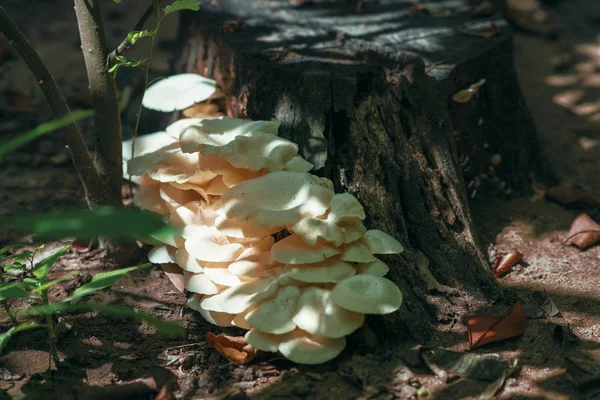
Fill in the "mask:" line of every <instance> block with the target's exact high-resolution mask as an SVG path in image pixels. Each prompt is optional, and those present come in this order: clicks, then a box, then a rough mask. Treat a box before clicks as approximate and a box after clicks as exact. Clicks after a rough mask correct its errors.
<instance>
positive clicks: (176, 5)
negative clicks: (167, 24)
mask: <svg viewBox="0 0 600 400" xmlns="http://www.w3.org/2000/svg"><path fill="white" fill-rule="evenodd" d="M199 9H200V1H199V0H175V1H174V2H173V3H172V4H171V5H170V6H166V7H165V8H164V9H163V13H164V14H165V15H168V14H171V13H174V12H175V11H181V10H192V11H198V10H199Z"/></svg>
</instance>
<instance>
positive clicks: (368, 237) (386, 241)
mask: <svg viewBox="0 0 600 400" xmlns="http://www.w3.org/2000/svg"><path fill="white" fill-rule="evenodd" d="M361 241H362V242H363V243H364V244H365V245H366V246H367V247H368V248H369V250H370V251H371V253H373V254H397V253H402V251H403V250H404V248H403V247H402V245H401V244H400V242H399V241H397V240H396V239H394V238H393V237H391V236H390V235H388V234H387V233H385V232H382V231H380V230H379V229H371V230H368V231H367V232H365V234H364V235H363V237H362V239H361Z"/></svg>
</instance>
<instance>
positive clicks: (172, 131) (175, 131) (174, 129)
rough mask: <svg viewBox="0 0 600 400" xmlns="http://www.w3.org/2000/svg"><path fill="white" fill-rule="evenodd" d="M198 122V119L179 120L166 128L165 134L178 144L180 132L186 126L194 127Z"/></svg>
mask: <svg viewBox="0 0 600 400" xmlns="http://www.w3.org/2000/svg"><path fill="white" fill-rule="evenodd" d="M200 121H201V119H200V118H181V119H178V120H177V121H175V122H173V123H172V124H170V125H169V126H167V127H166V128H165V132H166V133H167V135H168V136H169V137H171V138H173V140H174V141H177V142H178V141H179V135H181V132H183V131H184V130H185V129H186V128H187V127H188V126H192V125H196V124H197V123H198V122H200Z"/></svg>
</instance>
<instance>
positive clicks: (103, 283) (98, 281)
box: [60, 263, 152, 303]
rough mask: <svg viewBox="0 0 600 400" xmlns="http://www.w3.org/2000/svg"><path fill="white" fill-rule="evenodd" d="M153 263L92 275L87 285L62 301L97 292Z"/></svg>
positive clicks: (66, 301)
mask: <svg viewBox="0 0 600 400" xmlns="http://www.w3.org/2000/svg"><path fill="white" fill-rule="evenodd" d="M150 265H152V264H151V263H146V264H142V265H138V266H136V267H129V268H121V269H117V270H115V271H109V272H100V273H98V274H96V275H94V276H93V277H92V280H91V281H90V282H88V283H86V284H85V285H82V286H81V287H80V288H79V289H77V290H76V291H74V292H73V294H72V295H70V296H69V297H67V298H65V299H63V300H61V301H60V302H61V303H68V302H70V301H72V300H75V299H78V298H80V297H84V296H89V295H90V294H92V293H95V292H97V291H99V290H102V289H104V288H107V287H109V286H110V285H112V284H113V283H115V282H117V281H119V280H121V279H123V278H125V277H126V276H128V274H129V272H131V271H135V270H138V269H142V268H147V267H149V266H150Z"/></svg>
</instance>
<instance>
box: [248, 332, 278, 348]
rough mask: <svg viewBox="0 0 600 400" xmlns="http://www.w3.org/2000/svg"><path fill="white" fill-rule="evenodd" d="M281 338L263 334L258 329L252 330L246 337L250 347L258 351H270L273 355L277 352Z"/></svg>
mask: <svg viewBox="0 0 600 400" xmlns="http://www.w3.org/2000/svg"><path fill="white" fill-rule="evenodd" d="M281 338H282V336H281V335H273V334H270V333H265V332H261V331H259V330H258V329H250V330H249V331H248V332H246V335H245V336H244V339H246V342H247V343H248V344H249V345H251V346H254V347H255V348H257V349H258V350H262V351H270V352H272V353H275V352H277V350H278V348H279V343H280V342H281Z"/></svg>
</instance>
